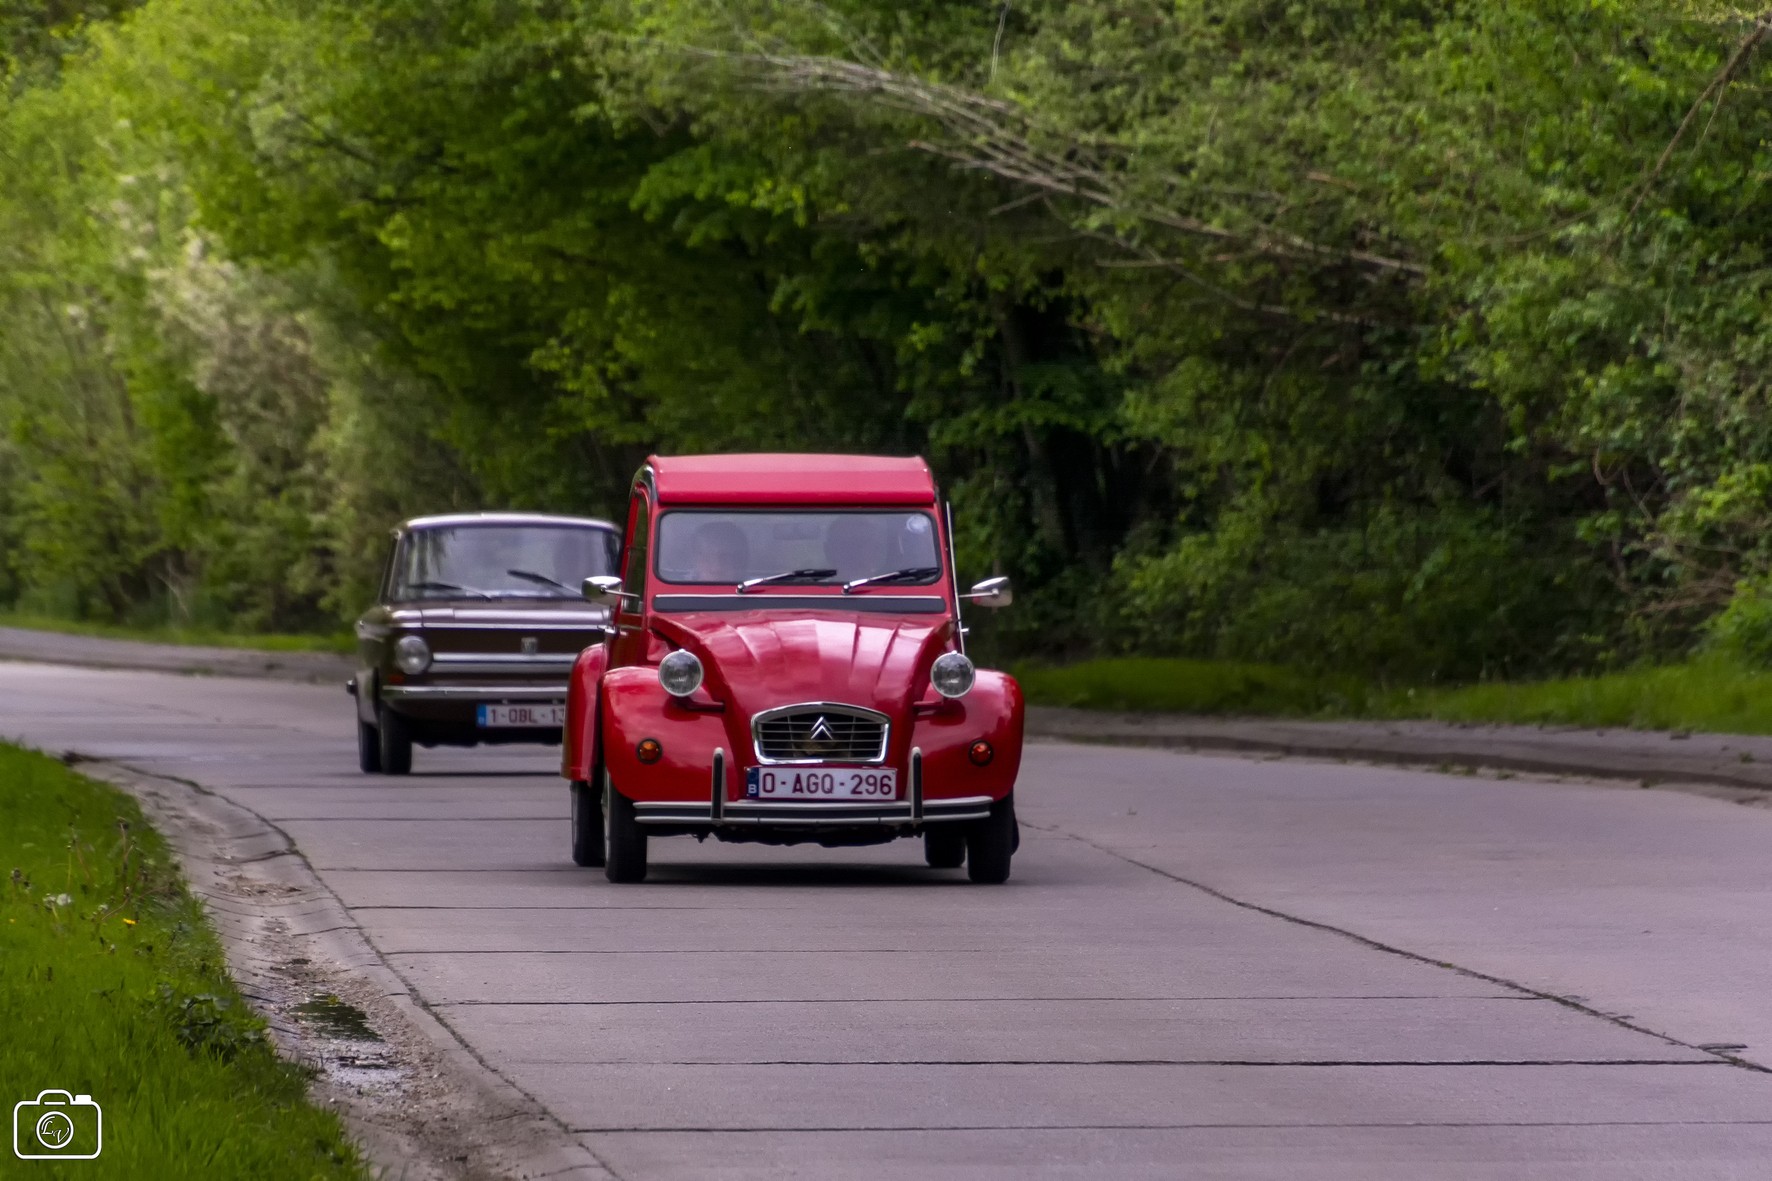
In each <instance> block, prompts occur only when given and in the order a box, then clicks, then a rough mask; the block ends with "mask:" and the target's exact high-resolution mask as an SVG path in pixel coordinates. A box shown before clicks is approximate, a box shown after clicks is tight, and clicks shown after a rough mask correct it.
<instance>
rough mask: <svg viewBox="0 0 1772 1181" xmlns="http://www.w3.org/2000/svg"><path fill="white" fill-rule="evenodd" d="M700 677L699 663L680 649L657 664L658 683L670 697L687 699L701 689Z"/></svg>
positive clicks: (691, 653)
mask: <svg viewBox="0 0 1772 1181" xmlns="http://www.w3.org/2000/svg"><path fill="white" fill-rule="evenodd" d="M701 675H702V674H701V661H700V660H698V659H696V656H695V653H693V652H688V651H685V650H684V649H682V648H679V649H677V650H676V651H675V652H672V653H671V654H670V655H668V656H666V657H665V658H664V659H663V660H661V661H659V662H658V683H659V684H661V685H663V686H664V691H665V692H666V693H669V694H670V695H671V696H672V697H687V696H689V695H690V694H691V693H693V692H695V691H696V690H697V689H699V688H701Z"/></svg>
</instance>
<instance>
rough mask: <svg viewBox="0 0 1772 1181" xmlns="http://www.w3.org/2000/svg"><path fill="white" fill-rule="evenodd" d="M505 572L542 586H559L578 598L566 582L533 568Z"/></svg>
mask: <svg viewBox="0 0 1772 1181" xmlns="http://www.w3.org/2000/svg"><path fill="white" fill-rule="evenodd" d="M505 573H506V574H509V575H510V576H511V577H512V578H521V579H523V580H524V581H525V582H534V583H539V584H540V585H542V586H552V587H558V588H559V589H560V590H563V591H565V592H566V593H567V595H569V596H570V597H572V598H575V599H576V598H578V596H577V595H575V594H573V593H572V588H571V587H569V586H567V585H566V584H565V583H564V582H559V581H556V580H555V579H552V578H549V577H548V576H547V575H546V574H537V573H536V572H535V571H533V570H506V571H505Z"/></svg>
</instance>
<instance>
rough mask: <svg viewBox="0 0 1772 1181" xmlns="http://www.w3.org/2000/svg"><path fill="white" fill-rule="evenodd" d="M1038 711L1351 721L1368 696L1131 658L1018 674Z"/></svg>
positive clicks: (1322, 682)
mask: <svg viewBox="0 0 1772 1181" xmlns="http://www.w3.org/2000/svg"><path fill="white" fill-rule="evenodd" d="M1015 677H1016V679H1017V680H1018V681H1020V682H1021V687H1022V691H1023V692H1024V693H1025V694H1026V695H1027V699H1028V701H1030V702H1031V703H1033V704H1035V705H1069V706H1077V707H1080V708H1083V709H1118V710H1134V711H1151V712H1167V713H1197V714H1282V715H1307V714H1323V713H1344V714H1345V713H1352V712H1358V711H1359V710H1361V709H1363V708H1364V705H1365V702H1366V699H1367V697H1368V695H1369V692H1368V690H1367V688H1366V686H1365V685H1364V684H1363V683H1362V682H1360V681H1359V680H1357V679H1354V678H1333V677H1317V676H1311V675H1309V674H1306V673H1301V672H1296V671H1293V670H1291V669H1285V668H1277V667H1275V666H1273V665H1265V664H1233V663H1230V662H1227V661H1218V660H1177V659H1167V658H1158V657H1125V658H1120V659H1110V660H1090V661H1085V662H1083V663H1081V664H1072V665H1066V666H1064V667H1062V668H1035V667H1023V668H1018V669H1016V670H1015Z"/></svg>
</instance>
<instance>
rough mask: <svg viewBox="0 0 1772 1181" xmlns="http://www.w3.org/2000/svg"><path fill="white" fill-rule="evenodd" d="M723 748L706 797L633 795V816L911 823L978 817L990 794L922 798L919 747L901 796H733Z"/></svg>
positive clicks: (828, 824) (778, 824) (760, 822)
mask: <svg viewBox="0 0 1772 1181" xmlns="http://www.w3.org/2000/svg"><path fill="white" fill-rule="evenodd" d="M726 765H727V760H726V752H725V751H723V750H721V751H716V752H715V753H714V768H713V774H712V776H711V778H710V782H709V784H708V793H707V798H706V799H705V800H697V801H694V802H688V801H664V802H659V801H647V800H635V801H634V819H635V820H636V821H638V822H639V823H641V824H671V825H686V824H687V825H703V824H705V825H709V826H710V827H719V826H722V825H750V826H756V827H764V828H853V827H867V826H872V825H897V826H916V825H923V824H931V823H945V822H948V821H959V820H983V819H985V818H986V817H987V816H989V815H990V814H991V804H992V802H993V801H992V798H991V797H990V796H959V797H950V798H946V799H939V800H925V799H924V798H923V752H922V751H921V750H913V751H911V765H910V793H909V795H908V797H907V798H905V799H902V800H891V801H885V802H879V801H873V800H868V801H850V800H834V801H831V802H830V803H819V804H808V803H800V802H798V801H780V800H749V799H742V800H735V799H730V798H729V797H728V795H727V775H726Z"/></svg>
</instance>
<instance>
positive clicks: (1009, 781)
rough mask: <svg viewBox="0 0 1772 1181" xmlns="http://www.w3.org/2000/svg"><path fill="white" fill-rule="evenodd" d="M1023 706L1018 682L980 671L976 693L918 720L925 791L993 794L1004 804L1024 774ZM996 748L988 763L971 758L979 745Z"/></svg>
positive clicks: (931, 794)
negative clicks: (973, 747) (970, 751)
mask: <svg viewBox="0 0 1772 1181" xmlns="http://www.w3.org/2000/svg"><path fill="white" fill-rule="evenodd" d="M1023 726H1024V707H1023V703H1022V697H1021V686H1020V685H1018V684H1016V683H1015V678H1014V677H1011V676H1010V675H1009V674H1007V673H1002V672H998V671H996V670H994V669H982V668H981V669H979V670H978V675H977V679H976V680H975V681H974V682H973V685H972V691H971V692H970V693H968V694H966V696H964V697H960V698H956V699H954V700H952V701H949V702H944V703H942V704H941V705H940V706H938V707H937V708H936V710H935V711H934V712H932V713H929V714H926V715H924V716H922V717H919V718H918V719H917V721H916V725H915V728H914V730H913V732H912V733H913V738H912V741H913V743H914V744H915V745H916V746H917V747H918V748H919V749H920V750H921V751H922V752H923V774H924V790H925V791H926V792H927V793H928V796H929V798H932V799H939V798H941V797H944V796H970V795H988V796H990V797H991V798H992V799H997V800H1000V799H1002V798H1003V797H1004V796H1006V795H1008V794H1009V793H1010V792H1011V791H1013V790H1014V788H1015V780H1016V776H1017V775H1018V774H1019V773H1020V770H1021V746H1022V730H1023ZM980 739H983V740H984V741H986V742H989V743H990V744H991V748H992V750H993V752H994V753H993V756H992V758H991V761H990V763H989V764H988V765H986V766H984V767H979V766H976V765H974V764H973V763H972V762H971V761H970V759H969V758H968V755H967V750H968V748H970V747H971V745H972V744H973V743H974V742H977V741H979V740H980Z"/></svg>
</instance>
